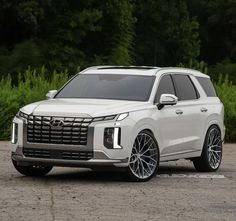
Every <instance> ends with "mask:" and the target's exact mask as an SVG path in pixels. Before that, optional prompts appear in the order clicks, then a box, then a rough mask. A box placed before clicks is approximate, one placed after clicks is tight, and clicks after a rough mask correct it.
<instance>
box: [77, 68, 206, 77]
mask: <svg viewBox="0 0 236 221" xmlns="http://www.w3.org/2000/svg"><path fill="white" fill-rule="evenodd" d="M166 72H169V73H175V74H178V73H187V74H191V75H194V76H197V77H209V76H207V75H205V74H203V73H201V72H200V71H197V70H193V69H188V68H180V67H151V66H93V67H89V68H87V69H85V70H83V71H81V72H80V74H131V75H132V74H133V75H147V76H154V75H161V74H163V73H166Z"/></svg>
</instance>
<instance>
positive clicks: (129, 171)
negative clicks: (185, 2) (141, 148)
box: [127, 130, 160, 182]
mask: <svg viewBox="0 0 236 221" xmlns="http://www.w3.org/2000/svg"><path fill="white" fill-rule="evenodd" d="M141 133H145V134H147V135H148V136H150V137H151V138H152V139H153V141H154V142H155V145H156V148H157V154H158V156H157V164H156V168H155V170H154V171H153V173H152V175H150V176H149V177H147V178H143V179H142V178H139V177H137V176H135V174H134V173H133V172H132V170H131V169H130V167H129V165H128V167H127V173H128V177H129V179H130V180H131V181H134V182H146V181H148V180H150V179H151V178H152V177H153V176H155V175H156V173H157V171H158V168H159V163H160V150H159V146H158V143H157V141H156V139H155V137H154V135H153V134H152V133H151V132H150V131H148V130H142V131H140V132H139V134H141ZM139 134H138V135H139ZM135 140H136V138H135ZM134 142H135V141H134ZM132 149H133V146H132ZM131 152H132V151H131ZM130 157H131V156H130ZM129 161H130V158H129Z"/></svg>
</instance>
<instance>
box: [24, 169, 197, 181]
mask: <svg viewBox="0 0 236 221" xmlns="http://www.w3.org/2000/svg"><path fill="white" fill-rule="evenodd" d="M194 173H197V172H196V170H195V169H194V168H193V167H190V166H179V165H178V166H177V165H170V166H168V165H161V166H160V167H159V170H158V172H157V174H158V175H159V174H194ZM20 179H29V178H28V177H20ZM34 179H37V180H41V181H53V182H54V181H67V182H68V181H69V182H77V181H80V182H89V183H91V182H96V183H97V182H128V181H129V180H128V179H127V176H126V174H125V173H124V171H117V170H115V171H111V170H110V171H107V170H90V169H79V168H78V169H77V168H66V169H65V168H56V169H53V171H52V172H51V173H49V174H48V175H47V176H45V177H37V178H34Z"/></svg>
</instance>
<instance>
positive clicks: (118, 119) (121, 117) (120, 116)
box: [117, 113, 129, 121]
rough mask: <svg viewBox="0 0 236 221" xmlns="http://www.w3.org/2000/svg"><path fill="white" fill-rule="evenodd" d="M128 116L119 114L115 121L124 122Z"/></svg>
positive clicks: (127, 114)
mask: <svg viewBox="0 0 236 221" xmlns="http://www.w3.org/2000/svg"><path fill="white" fill-rule="evenodd" d="M128 116H129V113H123V114H120V115H119V116H118V118H117V121H121V120H124V119H125V118H126V117H128Z"/></svg>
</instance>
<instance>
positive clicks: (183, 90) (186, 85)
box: [172, 74, 198, 101]
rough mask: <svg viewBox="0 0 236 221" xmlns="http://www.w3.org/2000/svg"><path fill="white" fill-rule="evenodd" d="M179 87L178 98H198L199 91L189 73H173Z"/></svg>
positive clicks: (181, 99)
mask: <svg viewBox="0 0 236 221" xmlns="http://www.w3.org/2000/svg"><path fill="white" fill-rule="evenodd" d="M172 76H173V79H174V82H175V86H176V89H177V97H178V100H180V101H184V100H194V99H197V98H198V94H197V91H196V89H195V87H194V85H193V82H192V81H191V79H190V78H189V76H188V75H181V74H174V75H172Z"/></svg>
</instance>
